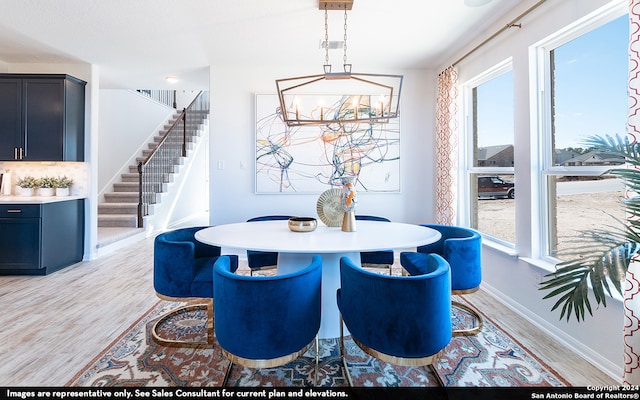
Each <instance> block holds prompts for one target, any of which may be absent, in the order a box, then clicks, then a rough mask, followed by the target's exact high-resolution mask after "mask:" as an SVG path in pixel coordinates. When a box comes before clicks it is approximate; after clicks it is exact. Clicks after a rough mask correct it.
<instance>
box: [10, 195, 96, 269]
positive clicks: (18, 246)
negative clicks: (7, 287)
mask: <svg viewBox="0 0 640 400" xmlns="http://www.w3.org/2000/svg"><path fill="white" fill-rule="evenodd" d="M83 254H84V200H83V199H70V200H64V201H55V202H49V203H43V204H0V275H47V274H49V273H51V272H55V271H57V270H59V269H61V268H64V267H67V266H69V265H72V264H75V263H77V262H80V261H82V257H83Z"/></svg>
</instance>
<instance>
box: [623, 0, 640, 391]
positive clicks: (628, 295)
mask: <svg viewBox="0 0 640 400" xmlns="http://www.w3.org/2000/svg"><path fill="white" fill-rule="evenodd" d="M629 24H630V25H629V28H630V29H629V32H630V37H629V114H628V118H627V135H628V136H629V141H630V142H632V143H635V142H637V141H638V139H640V77H639V74H640V54H639V52H640V0H630V1H629ZM631 195H633V194H629V193H627V194H626V196H627V197H628V196H631ZM639 362H640V259H638V258H636V259H634V260H633V261H632V262H631V263H630V265H629V269H628V270H627V276H626V280H625V283H624V376H623V381H624V383H625V384H629V385H638V384H640V366H639Z"/></svg>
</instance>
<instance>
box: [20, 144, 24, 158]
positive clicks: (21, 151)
mask: <svg viewBox="0 0 640 400" xmlns="http://www.w3.org/2000/svg"><path fill="white" fill-rule="evenodd" d="M23 158H24V148H23V147H20V159H21V160H22V159H23Z"/></svg>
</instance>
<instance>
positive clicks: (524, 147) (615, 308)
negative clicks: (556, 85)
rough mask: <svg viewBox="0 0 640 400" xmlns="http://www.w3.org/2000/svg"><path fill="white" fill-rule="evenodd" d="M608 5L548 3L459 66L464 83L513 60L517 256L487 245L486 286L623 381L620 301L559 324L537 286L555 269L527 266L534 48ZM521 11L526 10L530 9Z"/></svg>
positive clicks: (584, 0)
mask: <svg viewBox="0 0 640 400" xmlns="http://www.w3.org/2000/svg"><path fill="white" fill-rule="evenodd" d="M527 3H533V2H527ZM607 3H608V2H607V1H605V0H571V1H555V2H554V1H549V2H547V3H545V4H544V5H542V6H541V7H540V8H539V9H538V10H536V11H534V12H533V13H532V14H530V15H529V16H527V17H525V18H524V19H523V20H522V21H521V23H522V28H520V29H518V28H511V29H509V30H507V31H506V32H504V33H502V34H501V35H500V36H498V37H497V38H496V39H494V40H493V41H491V42H490V43H489V44H488V45H485V46H483V47H482V48H481V49H480V50H479V51H477V52H475V53H474V54H473V55H471V56H470V57H468V58H467V59H466V60H464V61H463V62H462V63H461V64H460V65H458V70H459V82H460V83H464V82H465V81H467V80H469V79H471V78H473V77H475V76H477V75H478V74H480V73H482V72H483V71H485V70H487V69H489V68H491V67H492V66H494V65H496V64H498V63H499V62H501V61H503V60H505V59H507V58H508V57H513V69H514V93H515V95H514V98H515V101H514V112H515V135H516V136H515V149H516V154H515V180H516V181H517V182H518V197H517V203H516V238H517V239H516V242H517V243H516V247H517V256H514V255H510V254H508V253H506V252H503V251H501V250H500V249H499V248H497V247H492V246H490V243H488V241H487V240H485V247H484V256H483V283H482V286H483V287H484V288H485V289H488V290H490V291H492V292H493V293H494V294H496V295H498V296H499V297H500V298H501V299H502V300H503V301H505V302H506V303H507V304H509V305H510V306H512V307H513V308H514V309H516V310H518V311H520V312H521V313H522V314H524V315H525V316H527V317H528V318H529V319H531V320H532V321H534V322H535V323H537V324H539V325H540V326H541V327H542V328H543V329H547V330H548V331H549V332H550V333H553V334H554V335H557V336H558V337H559V338H560V339H561V340H563V341H565V342H566V343H567V344H568V345H570V346H573V347H574V348H575V349H576V350H577V351H579V352H580V353H582V354H583V355H584V356H585V357H586V358H588V359H590V360H591V361H593V362H594V363H596V364H597V365H599V366H600V367H601V368H603V369H605V370H606V371H607V372H608V373H609V374H610V375H612V376H613V377H615V378H617V379H620V377H621V376H622V363H623V337H622V324H623V311H622V305H621V302H620V301H619V300H615V299H611V300H608V301H607V308H604V309H603V308H602V307H600V308H599V309H596V310H595V317H593V318H590V317H587V321H586V322H582V323H575V322H571V323H567V322H565V320H562V321H559V316H560V314H559V313H558V312H553V313H551V312H550V309H551V307H552V306H553V303H554V302H555V301H551V300H543V299H542V297H543V296H544V295H545V294H546V293H547V292H541V291H539V290H538V283H539V282H540V281H541V280H542V279H543V278H542V276H543V275H544V274H546V273H548V272H550V271H551V268H552V266H550V265H542V264H537V265H536V263H534V262H532V261H528V260H529V259H528V257H531V255H532V233H531V232H532V230H531V226H535V225H534V224H538V223H539V221H537V220H535V219H532V215H535V213H533V212H532V198H533V197H534V196H536V195H537V193H536V192H535V190H532V188H531V185H530V182H531V173H532V170H531V164H532V159H531V151H530V150H531V143H532V140H531V138H532V135H535V132H532V129H531V120H532V118H533V117H530V115H529V114H530V109H531V108H530V92H529V82H530V74H531V71H532V70H531V68H530V65H531V60H530V58H529V47H530V46H532V45H533V44H534V43H536V42H538V41H540V40H542V39H544V38H545V37H547V36H548V35H551V34H553V33H555V32H557V31H558V30H560V29H563V28H564V27H565V26H567V25H569V24H571V23H573V22H574V21H576V20H578V19H580V18H582V17H584V16H585V15H587V14H589V13H590V12H592V11H594V10H596V9H598V8H599V7H602V6H604V5H605V4H607ZM522 9H523V10H524V9H525V5H523V7H522ZM515 16H516V15H515V14H514V15H512V16H510V17H509V19H511V18H515ZM506 22H508V21H504V22H502V21H501V23H500V24H497V25H496V26H495V27H494V28H493V30H492V31H490V32H487V34H486V35H484V36H485V37H488V36H489V35H490V34H492V33H493V32H495V31H497V30H498V29H500V28H502V26H504V25H505V24H506ZM482 36H483V35H480V36H479V37H478V38H477V40H478V41H480V40H481V39H482ZM461 55H462V54H460V55H458V57H459V56H461ZM458 57H455V58H458ZM450 61H453V60H450ZM446 66H447V64H443V65H442V68H444V67H446ZM461 126H462V125H461ZM533 143H535V142H533ZM560 362H561V360H560Z"/></svg>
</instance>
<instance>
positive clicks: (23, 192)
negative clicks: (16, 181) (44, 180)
mask: <svg viewBox="0 0 640 400" xmlns="http://www.w3.org/2000/svg"><path fill="white" fill-rule="evenodd" d="M16 195H18V196H24V197H26V196H33V188H23V187H20V186H16Z"/></svg>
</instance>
